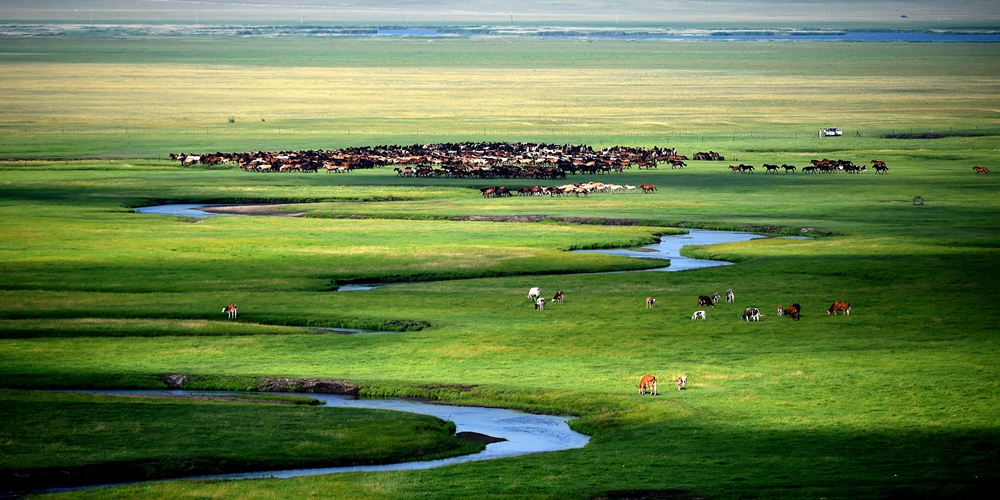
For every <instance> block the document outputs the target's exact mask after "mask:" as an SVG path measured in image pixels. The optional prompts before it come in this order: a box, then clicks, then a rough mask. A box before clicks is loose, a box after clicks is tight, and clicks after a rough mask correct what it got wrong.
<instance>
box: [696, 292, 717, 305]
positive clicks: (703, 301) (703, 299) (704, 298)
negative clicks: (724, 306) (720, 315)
mask: <svg viewBox="0 0 1000 500" xmlns="http://www.w3.org/2000/svg"><path fill="white" fill-rule="evenodd" d="M698 305H699V306H708V307H712V308H714V307H715V302H714V301H713V300H712V297H709V296H708V295H699V296H698Z"/></svg>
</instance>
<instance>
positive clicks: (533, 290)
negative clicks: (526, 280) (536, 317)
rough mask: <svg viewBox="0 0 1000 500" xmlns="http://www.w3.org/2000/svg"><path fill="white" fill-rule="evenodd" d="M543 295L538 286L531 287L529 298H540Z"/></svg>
mask: <svg viewBox="0 0 1000 500" xmlns="http://www.w3.org/2000/svg"><path fill="white" fill-rule="evenodd" d="M541 296H542V290H541V289H539V288H538V287H537V286H535V287H531V290H528V300H538V298H539V297H541Z"/></svg>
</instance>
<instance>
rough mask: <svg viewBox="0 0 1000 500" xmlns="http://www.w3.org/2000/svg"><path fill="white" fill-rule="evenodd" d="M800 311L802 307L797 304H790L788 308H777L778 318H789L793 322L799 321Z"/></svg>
mask: <svg viewBox="0 0 1000 500" xmlns="http://www.w3.org/2000/svg"><path fill="white" fill-rule="evenodd" d="M801 310H802V306H800V305H799V304H798V303H795V304H792V305H790V306H788V307H781V306H778V316H791V317H792V319H793V320H795V321H798V320H799V311H801Z"/></svg>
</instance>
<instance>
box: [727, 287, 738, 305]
mask: <svg viewBox="0 0 1000 500" xmlns="http://www.w3.org/2000/svg"><path fill="white" fill-rule="evenodd" d="M726 302H736V294H735V293H733V289H732V288H730V289H729V290H726Z"/></svg>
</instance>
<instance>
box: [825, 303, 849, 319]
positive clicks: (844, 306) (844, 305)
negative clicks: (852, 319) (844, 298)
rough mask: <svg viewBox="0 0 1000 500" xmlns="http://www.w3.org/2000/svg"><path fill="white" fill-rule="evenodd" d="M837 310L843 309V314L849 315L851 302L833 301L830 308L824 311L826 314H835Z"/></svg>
mask: <svg viewBox="0 0 1000 500" xmlns="http://www.w3.org/2000/svg"><path fill="white" fill-rule="evenodd" d="M838 311H844V314H846V315H848V316H850V315H851V303H850V302H834V303H833V305H832V306H830V309H829V310H827V311H826V315H827V316H829V315H831V314H833V315H836V314H837V312H838Z"/></svg>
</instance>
